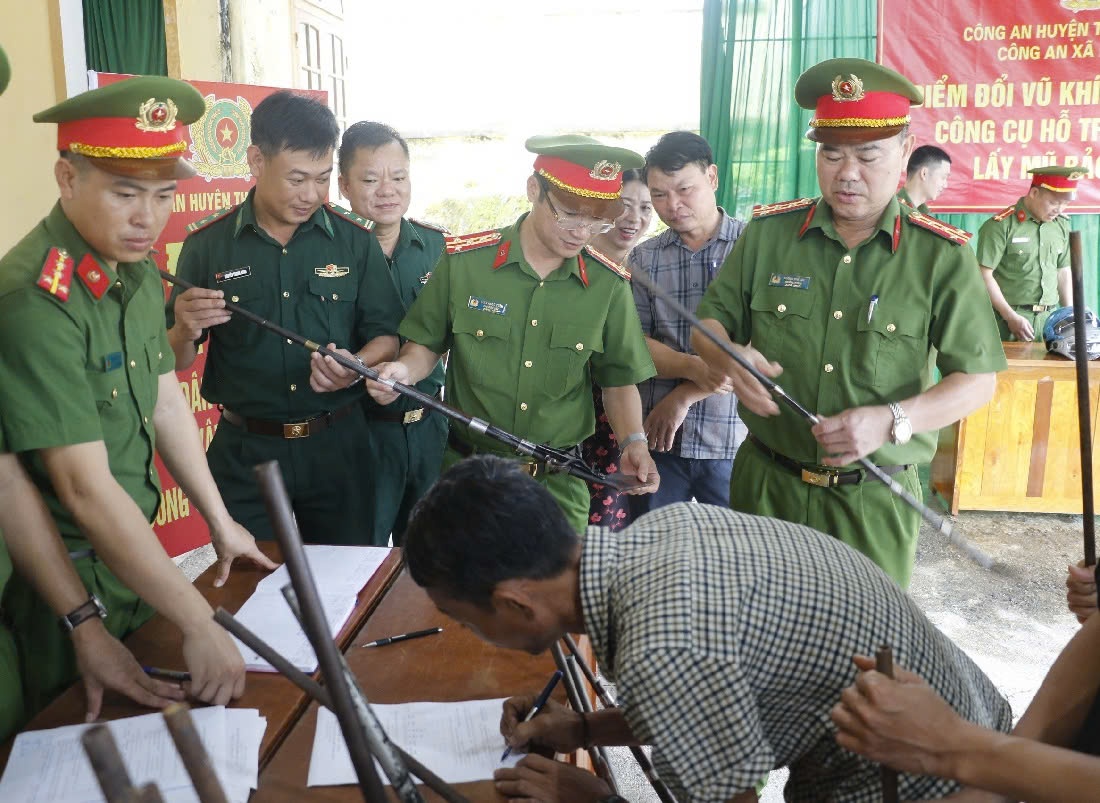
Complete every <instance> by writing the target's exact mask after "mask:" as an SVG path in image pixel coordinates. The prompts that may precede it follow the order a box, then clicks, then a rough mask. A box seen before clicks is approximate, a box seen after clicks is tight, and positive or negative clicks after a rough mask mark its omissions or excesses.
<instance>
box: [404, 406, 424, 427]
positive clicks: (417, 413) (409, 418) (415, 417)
mask: <svg viewBox="0 0 1100 803" xmlns="http://www.w3.org/2000/svg"><path fill="white" fill-rule="evenodd" d="M423 417H424V408H423V407H417V408H416V409H415V410H409V411H408V412H406V413H405V417H404V418H403V419H402V421H401V423H402V424H415V423H416V422H417V421H419V420H420V419H422V418H423Z"/></svg>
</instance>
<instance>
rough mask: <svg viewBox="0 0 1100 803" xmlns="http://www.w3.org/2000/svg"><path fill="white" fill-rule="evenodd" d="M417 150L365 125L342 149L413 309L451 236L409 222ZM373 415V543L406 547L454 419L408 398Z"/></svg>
mask: <svg viewBox="0 0 1100 803" xmlns="http://www.w3.org/2000/svg"><path fill="white" fill-rule="evenodd" d="M409 168H410V164H409V146H408V144H407V143H406V142H405V139H404V138H403V137H402V136H401V135H400V134H399V133H398V132H397V131H395V130H394V129H393V128H391V127H390V126H388V125H383V124H382V123H376V122H367V121H364V122H359V123H356V124H355V125H353V126H351V127H350V128H348V129H347V131H345V132H344V136H343V139H342V140H341V142H340V179H339V181H340V192H341V193H342V194H343V196H344V197H345V198H347V199H348V202H349V203H350V205H351V209H352V211H353V212H355V213H356V214H357V215H360V216H361V217H363V218H365V219H367V220H369V221H371V223H373V224H374V225H373V227H372V229H371V231H373V233H374V235H375V236H376V237H377V238H378V242H379V244H380V245H381V247H382V252H383V253H384V254H385V255H386V259H387V260H388V261H389V268H390V276H391V277H392V278H393V282H394V285H395V286H396V287H397V292H398V294H399V295H400V296H401V303H402V305H403V307H404V309H403V311H402V317H403V316H404V310H407V309H408V308H409V307H410V306H412V303H413V302H414V301H415V300H416V298H417V296H419V295H420V291H421V290H422V289H424V285H425V284H427V282H428V277H429V276H431V273H432V269H433V268H434V267H435V263H436V262H437V261H439V255H440V254H441V253H443V236H444V235H445V234H446V233H447V232H446V230H445V229H441V228H439V227H438V226H432V225H430V224H428V223H423V222H421V221H419V220H412V219H410V218H407V217H405V215H406V213H407V212H408V211H409V202H410V201H411V200H412V176H411V175H410V170H409ZM416 387H417V389H419V390H420V391H422V392H424V393H426V394H428V395H429V396H437V395H439V391H440V389H441V388H442V387H443V361H442V360H439V361H438V362H437V363H436V365H435V367H434V368H433V369H432V371H431V373H430V374H428V376H427V377H425V378H424V379H422V380H421V381H420V382H418V383H417V384H416ZM363 404H364V410H365V412H366V414H367V432H368V434H369V437H370V439H369V446H368V450H369V453H368V455H367V456H366V460H367V464H368V465H369V466H371V467H372V470H371V471H369V472H368V474H367V475H366V476H365V477H363V481H364V482H365V483H367V484H368V485H369V487H370V488H372V494H371V498H372V501H373V511H372V514H373V520H374V529H373V535H372V538H371V543H372V544H376V545H378V546H385V545H386V544H387V543H388V541H389V537H390V534H391V533H392V534H393V542H394V543H395V544H400V543H401V537H402V535H403V533H404V532H405V523H406V522H407V521H408V519H409V512H410V511H411V510H412V506H413V505H414V504H416V500H418V499H419V498H420V497H421V496H423V495H424V492H425V491H427V490H428V488H430V487H431V486H432V483H434V482H435V480H436V478H437V477H438V476H439V466H440V464H441V463H442V460H443V450H444V448H445V447H446V443H447V419H446V418H445V417H443V416H441V415H439V414H438V413H432V412H431V409H430V408H428V407H424V406H422V405H420V404H418V403H417V402H416V401H414V400H413V399H410V398H408V397H404V396H402V397H401V398H399V399H397V400H396V401H395V402H394V403H393V404H390V405H387V406H382V405H380V404H378V402H376V401H374V399H373V398H371V397H370V396H369V395H368V396H365V397H364V400H363Z"/></svg>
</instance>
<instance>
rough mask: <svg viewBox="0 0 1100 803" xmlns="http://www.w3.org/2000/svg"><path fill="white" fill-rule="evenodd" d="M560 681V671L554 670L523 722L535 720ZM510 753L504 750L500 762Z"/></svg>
mask: <svg viewBox="0 0 1100 803" xmlns="http://www.w3.org/2000/svg"><path fill="white" fill-rule="evenodd" d="M559 680H561V670H560V669H556V670H554V674H553V675H551V676H550V682H549V683H547V684H546V688H545V689H543V690H542V693H541V694H539V696H538V698H537V699H536V700H535V704H534V705H533V706H531V710H530V711H528V712H527V716H525V717H524V718H523V721H524V722H530V721H531V720H532V719H534V718H535V714H537V713H538V712H539V711H541V710H542V707H543V706H544V705H546V701H547V700H549V699H550V695H551V694H552V693H553V691H554V687H555V686H557V685H558V681H559ZM511 752H512V748H511V747H506V748H504V754H503V755H502V756H501V757H500V760H501V761H504V759H506V758H508V754H509V753H511Z"/></svg>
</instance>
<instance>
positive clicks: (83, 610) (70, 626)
mask: <svg viewBox="0 0 1100 803" xmlns="http://www.w3.org/2000/svg"><path fill="white" fill-rule="evenodd" d="M97 616H98V617H99V618H100V619H105V618H107V609H106V608H105V607H104V606H103V603H102V602H100V601H99V598H98V597H96V595H95V594H92V595H91V596H89V597H88V600H87V601H86V602H84V603H83V604H81V605H78V606H77V607H76V608H74V609H73V610H71V611H69V612H68V613H67V614H65V615H64V616H62V617H60V618H59V619H58V625H60V627H61V629H62V630H64V631H65V632H66V633H71V632H72V631H73V630H75V629H76V628H77V626H78V625H80V624H83V623H84V622H86V621H88V620H89V619H92V618H95V617H97Z"/></svg>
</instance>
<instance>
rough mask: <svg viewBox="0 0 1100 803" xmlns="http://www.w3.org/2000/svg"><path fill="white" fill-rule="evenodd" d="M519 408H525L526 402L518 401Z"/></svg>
mask: <svg viewBox="0 0 1100 803" xmlns="http://www.w3.org/2000/svg"><path fill="white" fill-rule="evenodd" d="M519 409H521V410H526V409H527V402H520V403H519Z"/></svg>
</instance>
